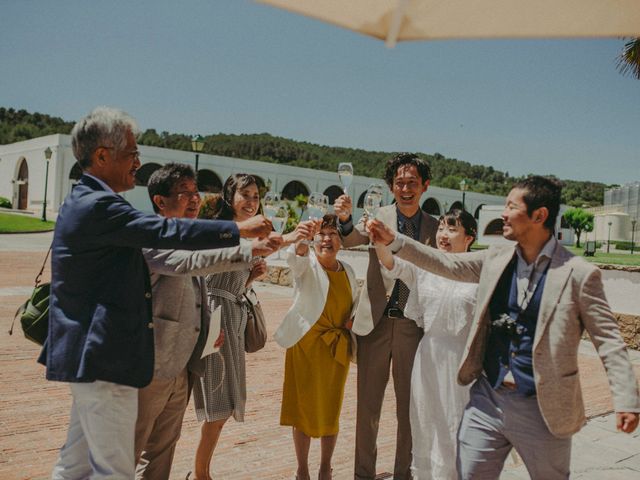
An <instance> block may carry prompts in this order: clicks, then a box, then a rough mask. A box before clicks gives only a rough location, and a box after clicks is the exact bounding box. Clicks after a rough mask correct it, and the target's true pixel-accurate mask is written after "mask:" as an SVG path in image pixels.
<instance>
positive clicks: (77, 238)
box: [39, 107, 272, 479]
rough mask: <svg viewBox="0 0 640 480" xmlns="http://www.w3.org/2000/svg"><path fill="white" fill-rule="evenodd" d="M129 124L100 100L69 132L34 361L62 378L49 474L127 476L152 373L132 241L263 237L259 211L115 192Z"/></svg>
mask: <svg viewBox="0 0 640 480" xmlns="http://www.w3.org/2000/svg"><path fill="white" fill-rule="evenodd" d="M137 133H138V127H137V125H136V122H135V121H134V120H133V118H131V117H130V116H129V115H127V114H126V113H124V112H122V111H120V110H116V109H113V108H107V107H100V108H97V109H95V110H94V111H93V112H92V113H91V114H89V115H88V116H87V117H85V118H83V119H82V120H80V121H79V122H78V123H76V125H75V126H74V127H73V130H72V132H71V136H72V148H73V153H74V155H75V157H76V159H77V160H78V164H79V165H80V167H81V168H82V170H83V176H82V178H81V179H80V182H79V183H78V184H77V185H76V186H75V188H74V189H73V190H72V192H71V193H70V194H69V195H68V196H67V198H66V199H65V201H64V204H63V205H62V207H61V208H60V211H59V214H58V219H57V222H56V227H55V231H54V237H53V243H52V247H51V252H52V254H51V272H52V273H51V277H52V280H51V297H50V309H49V332H48V338H47V340H46V342H45V345H44V348H43V351H42V354H41V355H40V358H39V361H40V362H41V363H44V364H45V365H46V367H47V372H46V376H47V379H48V380H56V381H62V382H69V385H70V388H71V395H72V407H71V418H70V421H69V431H68V434H67V441H66V442H65V444H64V446H63V447H62V449H61V450H60V456H59V458H58V461H57V463H56V465H55V467H54V470H53V474H52V478H54V479H63V478H68V479H71V478H73V479H75V478H89V477H90V478H92V479H99V478H133V476H134V474H135V457H134V428H135V422H136V417H137V413H138V388H141V387H144V386H146V385H148V384H149V382H150V381H151V378H152V375H153V366H154V352H153V327H154V324H153V322H152V318H151V285H150V282H149V271H148V269H147V265H146V262H145V260H144V257H143V255H142V251H141V248H143V247H149V248H185V249H192V250H196V249H206V248H219V247H231V246H235V245H238V243H239V240H240V237H266V236H268V235H269V233H270V232H271V229H272V226H271V224H270V222H269V221H267V220H266V219H264V218H263V217H254V218H252V219H251V220H249V221H247V222H241V223H238V224H236V223H235V222H225V221H215V222H212V221H201V220H190V219H178V218H163V217H160V216H158V215H153V214H145V213H143V212H140V211H138V210H136V209H135V208H133V207H132V206H131V205H130V204H129V203H128V202H127V201H126V200H124V199H123V198H122V197H121V196H120V195H118V193H120V192H124V191H126V190H130V189H132V188H133V187H134V185H135V175H136V171H137V169H138V167H139V166H140V159H139V153H138V149H137V144H136V138H135V135H136V134H137Z"/></svg>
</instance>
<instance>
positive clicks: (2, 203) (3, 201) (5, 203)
mask: <svg viewBox="0 0 640 480" xmlns="http://www.w3.org/2000/svg"><path fill="white" fill-rule="evenodd" d="M0 207H1V208H11V200H9V199H8V198H4V197H0Z"/></svg>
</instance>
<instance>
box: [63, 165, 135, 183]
mask: <svg viewBox="0 0 640 480" xmlns="http://www.w3.org/2000/svg"><path fill="white" fill-rule="evenodd" d="M136 173H137V172H136ZM80 177H82V168H80V165H79V164H78V162H76V163H74V164H73V167H71V170H70V171H69V180H71V183H73V184H74V185H75V184H76V183H78V180H80Z"/></svg>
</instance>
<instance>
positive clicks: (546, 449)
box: [368, 176, 640, 480]
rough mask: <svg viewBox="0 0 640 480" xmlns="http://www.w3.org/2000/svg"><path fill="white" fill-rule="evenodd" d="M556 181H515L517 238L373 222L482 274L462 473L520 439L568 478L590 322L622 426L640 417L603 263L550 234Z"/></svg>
mask: <svg viewBox="0 0 640 480" xmlns="http://www.w3.org/2000/svg"><path fill="white" fill-rule="evenodd" d="M560 193H561V189H560V186H559V185H557V184H556V183H555V182H554V181H552V180H549V179H546V178H543V177H535V176H534V177H530V178H528V179H526V180H523V181H521V182H519V183H518V184H516V185H515V186H514V188H513V189H512V190H511V192H510V193H509V196H508V197H507V202H506V206H505V209H504V211H503V213H502V219H503V221H504V227H503V235H504V237H505V238H507V239H509V240H515V242H516V243H515V244H514V245H508V246H499V247H493V248H489V249H488V250H484V251H479V252H473V253H465V254H464V255H456V254H446V253H442V252H439V251H437V250H435V249H431V248H428V247H425V246H423V245H421V244H419V243H417V242H414V241H412V240H410V239H407V238H406V237H403V236H402V235H397V234H396V233H395V232H392V231H391V230H390V229H388V228H387V227H386V226H385V225H383V224H382V223H381V222H378V221H373V222H370V223H369V225H368V227H369V228H370V230H371V232H372V237H373V239H374V241H375V242H382V243H384V244H387V245H389V244H391V248H392V250H394V251H396V252H397V254H398V255H399V256H400V257H401V258H404V259H405V260H408V261H411V262H413V263H414V264H416V265H418V266H419V267H421V268H424V269H425V270H429V271H431V272H434V273H436V274H439V275H442V276H445V277H448V278H452V279H455V280H459V281H467V282H479V288H478V297H477V303H476V311H475V315H474V320H473V324H472V327H471V331H470V335H469V340H468V342H467V347H466V353H465V356H464V357H463V359H462V362H461V365H460V369H459V371H458V382H459V383H461V384H463V385H467V384H470V383H472V382H475V383H474V384H473V386H472V388H471V399H470V401H469V404H468V405H467V407H466V409H465V413H464V416H463V420H462V423H461V426H460V430H459V436H458V444H459V452H458V471H459V474H460V476H461V478H463V479H471V478H481V479H483V480H484V479H497V478H498V477H499V475H500V471H501V470H502V467H503V464H504V460H505V458H506V456H507V455H508V453H509V451H510V450H511V448H513V447H515V448H516V450H517V451H518V452H519V453H520V455H521V456H522V458H523V460H524V463H525V465H526V467H527V469H528V471H529V474H530V475H531V478H533V479H544V480H554V479H561V478H562V479H564V478H569V473H570V458H571V436H572V435H573V434H574V433H575V432H577V431H578V430H579V429H580V428H581V427H582V425H583V424H584V422H585V413H584V405H583V401H582V393H581V388H580V377H579V373H578V346H579V344H580V339H581V335H582V332H583V330H584V329H586V330H587V332H588V333H589V335H590V336H591V339H592V340H593V343H594V345H595V347H596V349H597V351H598V354H599V356H600V358H601V359H602V362H603V364H604V366H605V369H606V371H607V375H608V377H609V383H610V386H611V391H612V393H613V403H614V408H615V411H616V417H617V426H618V429H619V430H622V431H623V432H626V433H631V432H633V431H634V430H635V428H636V427H637V425H638V412H640V399H639V396H638V384H637V381H636V377H635V375H634V371H633V368H632V365H631V363H630V361H629V357H628V354H627V351H626V347H625V344H624V342H623V340H622V338H621V336H620V332H619V329H618V325H617V323H616V321H615V318H614V316H613V315H612V313H611V310H610V308H609V305H608V304H607V301H606V298H605V295H604V292H603V287H602V281H601V277H600V271H599V269H598V268H597V267H595V266H593V265H591V264H589V263H587V262H585V261H584V260H583V259H581V258H579V257H575V256H574V255H573V254H571V253H570V252H569V251H567V250H566V249H565V248H564V247H562V246H561V245H560V244H559V243H558V242H557V241H556V239H555V237H554V234H553V232H554V225H555V222H556V217H557V215H558V211H559V207H560Z"/></svg>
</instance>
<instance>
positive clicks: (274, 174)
mask: <svg viewBox="0 0 640 480" xmlns="http://www.w3.org/2000/svg"><path fill="white" fill-rule="evenodd" d="M47 148H50V149H51V151H52V155H51V159H50V161H49V174H48V178H47V182H46V183H47V212H48V214H49V215H51V216H52V217H53V216H55V214H56V212H57V211H58V209H59V207H60V205H61V204H62V202H63V201H64V199H65V197H66V196H67V194H68V193H69V192H70V191H71V189H72V188H73V185H74V184H75V183H76V182H77V180H78V179H79V178H80V175H81V170H80V168H79V166H78V165H77V163H76V159H75V157H74V156H73V152H72V150H71V137H70V136H69V135H62V134H56V135H48V136H45V137H39V138H34V139H31V140H26V141H23V142H16V143H12V144H8V145H0V196H2V197H6V198H8V199H9V200H10V201H11V203H12V205H13V208H14V209H18V210H31V211H34V212H41V211H42V207H43V201H44V192H45V172H46V170H47V169H46V160H45V154H44V152H45V150H46V149H47ZM139 150H140V161H141V163H142V166H141V167H140V170H138V182H137V185H136V187H135V188H134V189H133V190H130V191H128V192H125V193H123V194H122V196H123V197H124V198H126V199H127V200H128V201H129V202H131V203H132V204H133V205H134V206H136V207H137V208H139V209H141V210H144V211H147V212H151V211H152V208H151V202H150V200H149V197H148V194H147V189H146V183H147V181H148V179H149V177H150V175H151V174H152V173H153V172H154V171H155V170H156V169H157V168H160V166H162V165H165V164H167V163H170V162H178V163H187V164H190V165H194V163H195V154H194V153H193V152H185V151H181V150H172V149H168V148H159V147H150V146H145V145H140V146H139ZM357 168H358V166H357V165H354V169H355V171H356V173H357ZM240 172H246V173H251V174H252V175H254V176H255V177H256V178H257V180H258V183H259V184H260V186H270V189H271V190H273V191H276V192H280V193H281V195H282V197H284V198H287V199H291V200H292V199H294V198H295V196H296V195H298V194H304V195H308V194H309V193H311V192H322V193H324V194H326V195H327V196H328V197H329V203H330V204H333V201H334V200H335V198H337V197H338V196H339V195H341V194H342V187H341V186H340V182H339V180H338V175H337V173H335V172H328V171H324V170H314V169H311V168H301V167H295V166H290V165H284V164H277V163H268V162H259V161H254V160H244V159H239V158H230V157H222V156H218V155H209V154H203V153H201V154H200V155H199V169H198V187H199V189H200V191H201V192H218V191H220V189H221V187H222V185H223V183H224V181H225V180H226V179H227V177H229V175H231V174H233V173H240ZM372 183H381V184H382V183H384V181H383V180H381V179H379V178H371V177H364V176H360V175H354V177H353V182H352V184H351V187H350V188H349V194H350V195H351V196H352V198H353V199H354V202H355V203H356V208H355V209H354V210H355V212H354V214H355V218H359V217H360V215H361V214H362V203H363V201H364V195H365V193H366V191H367V188H368V187H369V185H371V184H372ZM385 192H386V193H385V198H384V200H383V203H384V204H385V205H387V204H389V203H391V202H392V201H393V195H392V194H391V192H389V190H388V189H385ZM504 200H505V198H504V197H501V196H497V195H488V194H484V193H475V192H470V191H467V192H465V194H464V203H465V205H464V206H465V208H466V209H467V210H468V211H469V212H470V213H472V214H473V215H474V217H475V218H476V219H478V220H480V219H481V218H485V217H487V215H486V214H485V215H482V214H481V212H482V211H483V210H484V209H483V207H485V206H487V207H490V206H493V207H494V208H491V209H487V214H489V217H490V219H489V220H488V221H487V222H485V226H486V225H489V223H490V222H491V221H492V220H497V219H499V217H500V212H501V209H502V205H504ZM462 201H463V194H462V192H461V191H460V190H452V189H448V188H440V187H429V189H428V190H427V192H425V193H424V194H423V196H422V198H421V200H420V204H421V205H422V208H423V210H425V211H426V212H427V213H430V214H432V215H435V216H438V215H441V214H442V213H444V212H446V211H447V210H449V209H450V208H454V207H457V208H462ZM496 206H498V208H495V207H496ZM489 217H487V218H489ZM491 225H492V228H493V230H496V228H495V227H496V224H495V222H494V223H493V224H491ZM479 227H480V228H479V236H480V238H479V243H485V241H483V233H484V229H483V228H482V222H480V225H479ZM493 230H492V231H493ZM496 232H497V230H496ZM488 240H489V242H487V243H495V241H499V240H498V239H497V238H496V236H492V237H490V238H488Z"/></svg>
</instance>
